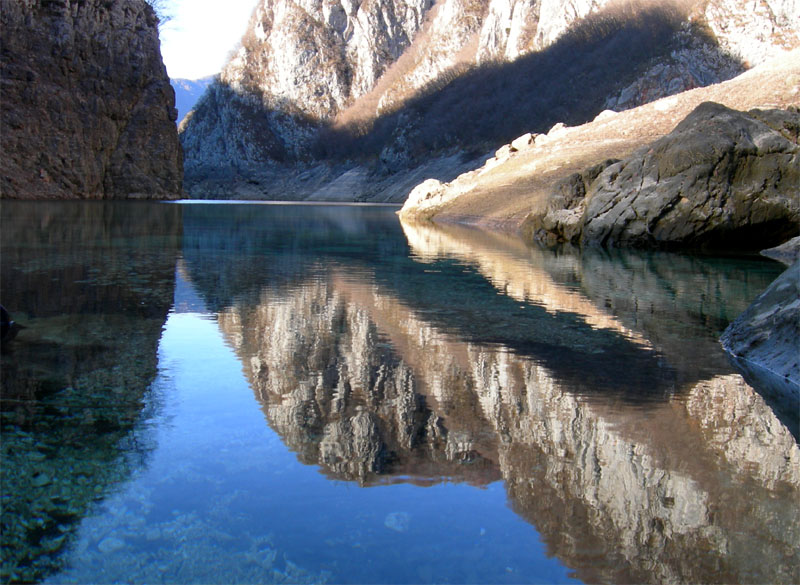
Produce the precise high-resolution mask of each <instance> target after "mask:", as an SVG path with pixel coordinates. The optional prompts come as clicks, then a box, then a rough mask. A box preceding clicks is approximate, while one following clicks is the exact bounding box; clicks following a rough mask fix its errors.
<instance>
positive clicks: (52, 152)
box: [0, 0, 183, 199]
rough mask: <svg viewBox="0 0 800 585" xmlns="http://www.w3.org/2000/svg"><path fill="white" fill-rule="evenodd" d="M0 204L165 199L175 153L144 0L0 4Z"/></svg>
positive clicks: (172, 113) (171, 191)
mask: <svg viewBox="0 0 800 585" xmlns="http://www.w3.org/2000/svg"><path fill="white" fill-rule="evenodd" d="M0 77H1V79H2V99H0V126H1V127H2V142H3V156H2V157H0V196H2V197H8V198H24V199H45V198H94V199H103V198H105V199H110V198H174V197H178V196H180V195H181V194H182V183H183V151H182V150H181V146H180V143H179V142H178V133H177V129H176V128H175V119H176V117H177V111H176V110H175V107H174V106H175V92H174V91H173V89H172V87H171V86H170V82H169V77H168V76H167V71H166V69H165V67H164V64H163V62H162V60H161V50H160V44H159V39H158V18H157V16H156V14H155V12H154V11H153V8H152V7H151V6H150V5H149V4H148V3H147V2H145V0H81V1H78V0H51V1H48V2H44V1H41V2H39V1H34V0H0Z"/></svg>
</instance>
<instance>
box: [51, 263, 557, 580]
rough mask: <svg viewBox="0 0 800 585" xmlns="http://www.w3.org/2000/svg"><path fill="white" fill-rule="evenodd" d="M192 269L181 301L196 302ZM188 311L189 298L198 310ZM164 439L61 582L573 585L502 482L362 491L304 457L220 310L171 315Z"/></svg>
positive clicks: (91, 520)
mask: <svg viewBox="0 0 800 585" xmlns="http://www.w3.org/2000/svg"><path fill="white" fill-rule="evenodd" d="M178 273H179V285H178V286H179V289H177V290H176V301H180V302H181V303H182V304H183V306H184V307H187V308H188V307H189V306H192V305H194V306H196V305H195V300H194V297H193V294H195V293H193V291H192V290H191V288H192V287H191V284H190V283H188V282H185V281H184V282H183V283H182V284H180V281H181V280H182V279H181V278H180V269H179V270H178ZM187 310H188V309H187ZM154 388H155V391H156V392H158V393H160V394H163V396H161V397H160V401H161V402H162V404H163V407H162V409H161V411H160V412H159V413H158V414H157V415H156V416H155V417H154V418H153V419H152V420H150V421H148V422H147V423H146V424H147V425H148V426H149V427H150V428H151V429H152V433H153V434H154V435H155V440H154V441H152V443H153V444H155V445H156V448H155V450H154V452H153V453H152V455H151V456H150V457H149V458H148V463H147V467H146V468H145V469H143V470H141V471H140V473H139V474H138V475H137V476H135V477H134V479H133V480H132V481H130V482H129V483H128V484H126V485H125V486H122V487H121V488H120V489H119V490H118V491H117V493H116V494H114V495H111V496H109V497H108V498H106V499H105V500H104V501H103V502H102V503H101V504H99V505H98V507H97V510H96V514H95V515H91V516H89V517H88V518H87V519H85V520H84V521H83V522H82V524H81V528H80V534H79V537H78V544H77V546H76V547H75V548H74V549H73V550H72V552H71V553H70V555H69V560H70V564H71V566H72V568H71V569H70V570H68V571H66V572H65V573H62V574H59V575H55V576H53V577H52V579H51V580H52V581H53V582H55V581H58V582H95V581H97V579H98V576H102V581H104V582H115V581H118V580H124V581H126V582H128V581H134V582H141V581H151V580H158V581H159V582H161V581H162V580H163V581H164V582H186V581H191V582H208V583H211V582H237V583H248V582H269V581H270V580H273V579H274V578H275V577H276V573H274V571H281V574H290V573H292V572H294V573H293V574H295V576H297V572H298V571H300V572H302V571H308V573H303V575H304V577H303V576H301V578H300V580H308V579H314V578H315V576H319V575H320V574H323V573H324V572H325V571H328V572H329V573H330V580H331V581H332V582H337V583H338V582H362V583H363V582H402V583H407V582H421V581H428V580H433V581H438V582H442V581H450V582H498V583H500V582H515V583H516V582H546V583H553V582H563V581H568V580H569V579H568V578H567V571H566V569H565V568H564V567H562V566H561V565H560V563H559V562H558V561H557V560H555V559H549V558H547V556H546V554H545V550H544V546H543V544H542V543H541V541H540V540H539V537H538V534H537V533H536V531H535V529H534V528H533V527H532V526H530V525H529V524H527V523H526V522H524V521H523V520H521V519H520V518H518V517H517V516H516V515H515V514H514V513H513V512H512V511H511V510H510V509H509V508H508V507H507V505H506V493H505V489H504V486H503V485H502V483H499V482H498V483H494V484H490V485H489V486H487V487H486V488H485V489H479V488H475V487H472V486H469V485H466V484H447V483H443V484H439V485H435V486H433V487H429V488H422V487H418V486H414V485H409V484H400V485H387V486H381V487H373V488H360V487H358V486H357V485H356V484H353V483H349V482H338V481H330V480H328V479H326V478H325V477H324V476H323V475H322V474H321V473H319V471H318V470H317V469H316V468H315V467H313V466H304V465H302V464H300V463H299V462H298V461H297V458H296V456H295V454H294V453H292V452H290V451H289V450H288V449H287V448H286V447H285V446H284V445H283V443H282V442H281V440H280V438H279V437H278V435H277V434H276V433H275V432H273V431H272V430H271V429H270V428H269V426H268V425H267V424H266V422H265V419H264V415H263V413H262V412H261V410H260V406H259V404H258V403H257V401H256V400H255V398H254V395H253V392H252V390H251V389H250V388H249V386H248V384H247V380H246V378H245V376H244V375H243V372H242V364H241V363H240V362H239V360H238V358H237V356H236V355H235V353H234V352H233V350H232V349H231V348H230V347H228V346H227V345H226V343H225V340H224V338H223V336H222V334H221V332H220V330H219V328H218V326H217V323H216V318H215V316H214V315H211V314H203V313H200V312H178V311H173V312H171V313H170V315H169V318H168V320H167V322H166V324H165V328H164V333H163V336H162V339H161V342H160V346H159V378H158V380H157V381H156V382H155V384H154Z"/></svg>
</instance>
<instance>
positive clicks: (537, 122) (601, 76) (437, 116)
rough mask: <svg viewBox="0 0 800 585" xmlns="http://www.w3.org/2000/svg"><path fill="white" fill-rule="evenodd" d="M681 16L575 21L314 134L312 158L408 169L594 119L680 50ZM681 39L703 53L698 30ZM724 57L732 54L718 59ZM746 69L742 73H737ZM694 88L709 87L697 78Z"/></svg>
mask: <svg viewBox="0 0 800 585" xmlns="http://www.w3.org/2000/svg"><path fill="white" fill-rule="evenodd" d="M685 22H686V20H685V15H684V14H683V13H682V11H680V10H679V9H677V8H675V7H671V6H669V5H663V4H659V5H655V6H649V7H648V8H646V9H642V8H639V9H638V10H637V9H629V10H628V11H627V12H625V11H623V10H622V9H618V10H616V11H612V10H606V11H604V12H602V13H599V14H596V15H593V16H592V17H590V18H586V19H583V20H581V21H579V22H577V23H576V24H575V25H574V26H573V27H572V28H571V29H570V30H569V31H567V32H566V33H565V34H564V35H563V36H562V37H560V39H559V40H558V41H557V42H556V43H555V44H553V45H552V46H550V47H549V48H547V49H545V50H542V51H539V52H535V53H531V54H529V55H526V56H524V57H521V58H519V59H517V60H516V61H514V62H511V63H491V64H486V65H483V66H480V67H473V68H467V69H466V70H464V71H454V70H450V71H447V72H445V73H444V74H443V75H442V76H441V77H440V78H438V79H437V80H435V81H434V82H432V83H431V84H429V85H428V86H427V87H425V88H423V90H421V92H420V93H419V95H417V96H416V97H414V98H413V99H411V100H409V101H408V102H406V103H405V104H403V105H402V107H400V108H399V109H397V110H396V111H394V112H392V113H389V114H386V115H384V116H381V117H379V118H377V119H375V120H374V121H369V122H365V121H362V122H360V123H353V124H350V125H349V126H347V127H343V128H335V127H329V128H327V129H325V130H323V131H322V132H320V135H319V139H318V141H317V143H316V144H315V145H314V147H313V149H312V151H313V153H314V155H315V156H316V157H317V158H322V159H333V160H337V159H350V158H366V159H369V158H372V157H375V156H378V155H380V154H381V153H383V156H382V158H384V159H385V158H387V156H386V150H385V149H387V148H390V149H391V148H393V149H394V150H395V154H396V155H397V154H398V151H402V152H399V155H400V156H401V157H403V156H405V157H406V160H407V161H409V162H413V161H419V160H423V159H424V158H425V157H427V156H429V155H430V152H432V151H441V150H446V149H449V148H453V147H461V148H466V149H470V148H476V149H478V148H486V147H489V146H492V145H494V146H496V145H498V144H504V143H507V142H510V141H511V140H513V139H514V138H516V137H517V136H518V135H520V134H522V133H524V132H526V131H532V132H545V131H547V130H549V129H550V128H551V127H552V126H553V125H554V124H556V123H559V122H562V123H565V124H567V125H570V126H574V125H579V124H583V123H585V122H588V121H590V120H592V119H593V118H594V117H595V116H596V115H597V114H598V113H599V112H600V111H602V110H603V109H604V107H605V103H606V100H607V99H608V98H609V97H611V96H613V95H616V94H618V93H619V92H621V91H622V90H623V89H624V88H625V87H627V86H628V85H630V84H631V83H633V82H634V81H636V79H637V78H638V76H639V75H641V74H642V73H643V72H644V71H645V70H646V69H647V68H648V67H649V66H650V65H652V64H653V60H654V59H656V58H662V59H664V58H670V57H669V56H670V53H671V52H672V51H673V50H675V49H678V48H680V45H681V43H680V41H678V40H677V39H678V36H677V33H679V32H680V31H681V29H682V28H683V27H685V26H686V24H685ZM688 32H689V34H690V35H691V36H692V37H693V39H695V42H697V41H700V42H702V44H705V45H706V46H708V47H716V48H717V50H718V51H719V52H720V53H721V49H719V48H718V43H717V41H716V39H715V38H714V37H713V36H712V35H711V33H710V32H709V31H707V30H705V29H703V28H701V27H700V26H699V25H691V30H690V31H688ZM725 58H726V59H730V56H727V55H726V56H725ZM742 69H744V67H742ZM699 76H701V75H697V76H695V80H694V81H695V82H696V85H697V86H700V85H704V84H706V83H707V82H708V80H703V79H698V78H697V77H699Z"/></svg>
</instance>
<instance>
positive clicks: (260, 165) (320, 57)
mask: <svg viewBox="0 0 800 585" xmlns="http://www.w3.org/2000/svg"><path fill="white" fill-rule="evenodd" d="M756 12H757V14H756V15H755V16H756V20H755V22H751V20H752V19H751V17H752V16H753V15H751V12H750V11H749V10H747V9H746V8H745V7H744V6H742V5H741V3H732V2H727V0H719V1H717V0H712V1H710V2H704V3H700V2H691V1H690V2H665V3H656V2H647V1H642V2H631V3H627V2H611V1H608V0H571V1H569V2H559V1H556V0H480V1H475V0H440V1H439V2H435V3H434V2H431V0H377V1H374V2H362V3H351V2H338V1H337V2H332V3H329V2H319V1H314V0H304V1H299V0H262V1H261V2H259V3H258V4H257V6H256V8H255V10H254V12H253V15H252V18H251V21H250V24H249V27H248V30H247V32H246V33H245V35H244V36H243V38H242V42H241V46H240V47H239V48H238V49H237V50H236V51H235V52H234V53H233V54H232V56H231V58H230V60H229V62H228V64H227V65H226V66H225V68H224V69H223V71H222V73H221V74H220V76H219V80H218V81H217V82H216V83H215V84H213V85H212V86H211V88H210V89H209V90H208V92H207V93H206V95H205V97H204V98H203V99H201V100H200V102H199V103H198V104H197V106H196V108H195V111H194V112H193V113H192V114H191V115H190V116H187V118H186V119H185V123H184V124H182V126H181V129H180V131H181V142H182V144H183V146H184V149H185V151H186V153H187V165H186V168H187V174H186V177H187V184H189V185H190V186H191V189H195V190H196V192H197V193H198V194H200V195H204V196H207V195H209V194H211V192H212V191H213V189H214V185H217V191H220V190H222V189H221V185H222V184H225V183H226V182H227V183H228V184H231V185H235V186H236V189H237V190H238V191H239V193H240V194H242V195H245V196H246V197H255V198H258V197H262V198H263V197H276V196H277V195H278V194H279V193H281V192H282V191H283V192H285V193H286V194H285V195H283V196H284V197H289V198H292V197H299V198H305V197H318V198H323V199H324V198H331V197H332V196H333V195H332V194H331V193H326V192H324V191H322V190H321V189H322V187H323V186H325V185H329V184H331V183H332V182H333V181H335V179H336V178H337V177H340V176H344V175H345V173H346V172H347V171H349V170H351V167H352V165H353V163H352V159H351V157H350V156H349V155H348V153H349V150H348V153H343V151H344V150H347V149H353V154H354V156H356V155H358V156H361V154H363V153H362V152H361V151H362V150H365V151H367V152H368V154H369V156H372V157H373V158H376V159H378V160H377V161H373V162H374V165H373V162H371V163H369V165H367V166H368V169H367V170H368V171H369V172H373V171H374V172H375V173H384V174H386V173H398V172H401V171H402V172H404V171H409V170H411V169H412V168H415V167H417V166H419V165H420V164H423V163H425V162H429V160H428V159H429V157H430V155H431V152H432V151H434V150H435V151H436V152H437V153H443V152H445V151H446V150H447V149H451V150H452V149H461V150H465V151H470V150H471V149H475V148H479V149H486V148H487V144H489V143H497V142H498V140H499V139H500V138H499V137H498V136H495V135H493V134H492V133H491V132H489V131H488V130H485V129H484V130H481V132H482V133H483V134H485V136H483V135H481V136H480V137H479V138H475V137H469V138H467V137H463V136H460V130H463V129H456V128H445V127H443V128H441V129H437V130H434V129H433V128H435V127H436V126H437V123H438V122H439V121H438V120H437V116H436V115H435V114H431V115H430V116H428V114H427V113H426V112H425V110H426V109H427V108H429V107H430V108H434V109H435V107H434V106H436V107H441V108H446V107H447V106H446V105H441V104H437V102H436V99H437V98H436V96H439V95H445V94H446V95H448V96H449V98H448V99H450V100H451V101H452V100H453V99H455V100H456V101H457V100H458V99H463V95H462V94H461V93H459V92H462V93H464V92H466V93H469V92H471V91H477V90H478V88H474V87H473V88H469V87H468V86H469V82H467V83H466V86H467V87H465V88H463V87H460V86H459V87H455V88H454V86H453V85H452V83H453V82H454V80H457V79H462V78H464V77H465V76H467V75H469V74H474V73H475V72H478V71H484V72H486V71H489V70H495V69H496V70H498V71H499V70H504V71H507V75H508V80H507V82H504V83H500V84H499V85H498V86H497V91H499V92H502V94H503V98H504V99H508V100H511V101H512V102H513V99H517V98H513V99H512V98H510V97H509V96H517V95H518V96H519V98H518V100H517V101H518V102H519V101H520V100H522V101H529V100H531V99H537V98H541V99H542V100H546V99H547V96H548V92H550V91H556V92H558V93H559V94H562V95H564V94H567V93H570V92H574V91H575V89H574V87H573V86H575V85H576V82H575V79H572V78H569V76H568V75H566V78H565V79H562V78H561V77H560V73H550V72H549V71H550V69H548V67H551V65H548V64H547V62H546V59H545V60H543V61H542V63H540V65H539V67H540V69H541V72H537V71H536V70H535V69H536V65H535V64H534V65H532V67H534V71H533V73H532V72H530V71H527V70H525V66H526V65H525V62H526V59H527V60H528V61H530V60H531V59H532V56H534V55H536V54H541V55H545V54H547V53H548V51H551V52H552V50H553V49H554V48H557V47H558V46H559V43H563V42H567V45H568V47H567V48H566V49H563V47H562V49H563V50H564V51H565V55H564V56H562V55H561V54H560V53H558V52H556V53H555V54H554V55H553V58H554V59H556V60H559V61H565V60H566V61H568V62H569V63H570V66H575V67H577V68H576V69H575V72H574V74H573V76H574V77H577V78H583V77H586V76H588V75H589V73H586V72H580V69H581V68H580V66H576V65H575V63H576V62H580V59H577V61H576V58H577V57H579V55H576V52H577V53H580V52H581V51H589V52H590V53H592V54H595V53H597V52H600V53H603V55H604V56H602V57H598V59H599V60H600V61H601V62H600V63H599V65H598V67H601V68H603V70H605V69H607V70H608V72H607V73H605V74H604V75H605V78H606V79H604V80H603V81H604V83H605V82H606V81H608V82H609V83H608V87H605V86H603V88H602V89H597V87H596V86H598V83H597V82H596V81H595V82H591V81H587V82H586V83H587V84H590V85H591V87H590V88H587V90H585V91H578V92H577V93H576V95H575V96H574V99H573V98H570V99H567V100H565V103H563V104H557V105H558V108H562V107H563V111H561V110H559V113H558V114H553V115H557V116H560V117H558V118H557V119H555V120H552V119H550V118H548V117H547V116H546V115H545V114H543V113H541V112H540V113H538V114H537V113H535V112H534V113H527V110H525V112H526V113H524V114H523V113H521V112H522V110H524V108H522V107H521V106H522V105H523V104H520V106H517V104H516V103H508V104H506V103H505V102H504V106H503V107H504V108H506V109H508V110H509V111H511V112H512V113H513V114H514V116H515V117H519V118H520V121H519V123H518V127H517V128H514V129H513V130H509V134H508V136H505V138H507V139H509V140H510V139H512V138H513V137H514V136H518V135H519V134H522V133H523V132H524V131H528V130H536V131H542V130H546V129H547V128H549V127H550V126H552V125H553V124H554V123H556V122H559V121H568V122H569V123H571V124H575V123H583V122H587V121H589V120H591V119H592V118H593V117H594V116H595V115H597V114H598V113H599V112H600V111H602V110H603V109H614V110H625V109H630V108H633V107H636V106H639V105H641V104H644V103H647V102H651V101H654V100H656V99H659V98H661V97H664V96H668V95H674V94H676V93H679V92H682V91H686V90H689V89H692V88H696V87H702V86H707V85H710V84H714V83H717V82H720V81H723V80H727V79H730V78H732V77H734V76H736V75H738V74H740V73H742V72H743V71H744V70H745V69H747V68H748V67H751V66H754V65H757V64H759V63H762V62H763V61H764V60H765V59H768V58H769V57H771V56H774V55H775V54H778V53H780V52H781V51H784V50H787V49H790V48H792V47H796V46H798V44H800V39H798V38H797V37H798V34H797V25H796V23H795V19H794V15H795V13H796V7H794V5H793V4H791V3H784V4H775V5H772V4H766V3H765V4H763V5H760V6H759V10H758V11H756ZM608 31H617V32H616V33H615V34H610V33H609V32H608ZM765 31H771V32H769V34H767V32H765ZM604 35H607V36H608V38H606V37H605V36H604ZM662 36H663V38H662ZM645 37H648V38H653V39H657V41H653V42H654V43H656V42H657V45H658V46H657V47H655V48H654V47H647V48H645V47H643V46H640V44H641V43H640V44H637V43H638V42H639V41H641V39H642V38H645ZM568 38H571V40H569V41H568V40H567V39H568ZM598 39H602V40H598ZM637 39H638V40H637ZM593 42H597V43H598V46H592V47H589V48H587V46H588V45H587V43H588V44H591V43H593ZM569 43H572V45H569ZM631 43H633V44H632V45H630V46H631V47H634V46H635V47H638V48H636V49H630V51H633V53H634V55H631V57H633V56H636V58H637V59H638V61H636V62H635V63H633V62H632V61H631V60H630V59H626V58H624V57H622V56H621V55H620V54H618V53H620V52H619V51H616V52H615V49H614V46H619V45H626V46H627V45H628V44H631ZM645 44H646V43H645ZM650 52H652V54H650ZM621 53H622V54H624V53H625V51H624V50H622V51H621ZM645 53H647V54H646V55H645ZM642 55H644V56H642ZM618 61H623V63H622V64H620V63H619V62H618ZM531 63H532V61H531ZM512 65H513V66H512ZM519 67H522V70H520V69H519ZM556 68H558V67H556ZM595 69H597V67H595ZM521 71H523V72H521ZM525 71H527V72H525ZM532 74H533V75H541V76H542V81H541V83H538V84H537V87H539V88H540V90H538V91H534V92H532V91H531V89H530V88H529V87H528V86H527V85H520V83H521V81H520V80H521V79H522V78H530V77H531V75H532ZM612 81H613V83H612ZM476 83H477V84H478V85H480V82H476ZM523 88H524V89H523ZM484 89H485V88H484ZM589 90H591V91H589ZM447 92H450V93H447ZM454 92H455V94H457V95H455V96H453V95H452V94H453V93H454ZM532 93H533V94H534V95H532ZM538 93H541V94H542V95H541V96H540V95H538ZM594 93H601V94H602V95H600V96H597V99H595V96H594V95H593V94H594ZM570 95H571V93H570ZM587 96H589V97H587ZM420 99H422V100H423V101H422V102H420V101H418V100H420ZM425 100H428V101H427V102H426V101H425ZM431 100H432V101H431ZM445 101H447V100H445ZM566 102H569V103H570V104H571V105H569V106H567V105H566ZM426 104H427V105H426ZM431 104H433V105H431ZM542 108H544V109H547V110H553V109H556V106H553V105H547V104H545V105H543V106H542ZM518 110H519V111H518ZM584 110H586V111H584ZM589 110H590V111H589ZM387 116H389V117H390V119H388V120H387V118H386V117H387ZM438 117H439V118H441V116H438ZM474 117H476V118H478V117H480V116H478V115H477V114H476V115H475V116H474ZM567 118H569V120H568V119H567ZM480 122H481V121H480V120H473V121H472V122H471V123H472V124H478V125H479V124H480ZM452 125H453V123H452V122H446V123H444V122H443V123H442V126H452ZM489 125H490V126H498V124H491V123H490V124H489ZM539 126H543V127H542V128H540V127H539ZM544 126H546V127H544ZM503 132H505V130H504V131H503ZM431 133H432V134H434V135H435V136H436V139H435V140H433V139H432V138H431V136H429V134H431ZM495 133H496V132H495ZM467 134H468V135H469V133H467ZM479 134H480V132H479ZM422 136H425V138H424V139H423V138H421V137H422ZM332 137H333V138H332ZM431 141H433V142H434V143H436V144H437V146H436V147H435V148H431V145H430V144H428V143H429V142H431ZM440 151H441V152H440ZM423 153H424V155H423ZM298 163H300V164H301V165H304V168H303V169H302V170H298V169H297V168H295V167H293V168H292V170H291V172H292V173H295V174H296V175H298V177H302V179H298V180H297V181H295V182H294V184H293V185H292V187H291V188H290V189H284V188H283V187H281V188H275V187H271V185H274V184H275V183H276V181H280V180H281V179H280V176H281V175H280V173H279V172H278V171H277V170H275V169H283V170H286V169H285V167H286V165H296V164H298ZM320 163H324V164H325V165H343V166H342V168H339V167H338V166H337V167H335V168H333V169H331V168H328V167H324V166H321V165H320ZM348 165H349V166H348ZM370 165H372V166H370ZM450 166H452V163H450ZM373 167H374V168H373ZM309 168H314V173H312V174H311V175H308V174H307V173H308V172H309ZM284 174H285V173H284ZM328 175H330V176H328ZM310 176H313V177H314V178H315V180H318V182H319V184H315V186H314V187H313V188H312V187H311V186H310V185H311V184H310V183H308V180H309V177H310ZM282 180H285V176H284V177H283V179H282ZM248 181H249V183H248ZM364 190H366V187H363V186H361V187H360V188H359V189H356V190H355V191H356V192H354V193H352V194H349V195H348V196H349V198H351V199H353V198H358V197H359V196H363V197H373V196H375V194H373V193H360V192H359V191H364ZM297 191H299V192H300V193H302V194H297V193H295V194H294V195H292V194H290V192H292V193H294V192H297ZM315 193H316V194H317V195H315ZM342 196H343V195H341V194H339V195H338V197H342Z"/></svg>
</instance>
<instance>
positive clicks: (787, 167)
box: [540, 102, 800, 249]
mask: <svg viewBox="0 0 800 585" xmlns="http://www.w3.org/2000/svg"><path fill="white" fill-rule="evenodd" d="M799 135H800V113H798V111H797V110H796V109H794V108H790V109H788V110H751V111H750V112H748V113H744V112H738V111H735V110H731V109H729V108H726V107H725V106H722V105H720V104H716V103H712V102H707V103H704V104H701V105H700V106H698V107H697V108H696V109H695V110H694V111H693V112H692V113H691V114H690V115H689V116H687V118H686V119H685V120H683V121H682V122H681V123H680V124H679V125H678V126H677V127H676V128H675V130H674V131H673V132H671V133H670V134H669V135H667V136H665V137H664V138H662V139H660V140H658V141H656V142H655V143H653V144H652V145H649V146H647V147H645V148H644V149H642V150H641V151H639V152H637V153H635V154H634V155H633V156H631V157H630V158H628V159H627V160H625V161H622V162H618V163H614V164H611V165H610V166H608V168H606V169H605V171H603V172H602V173H600V174H599V176H598V173H597V172H596V169H597V167H594V168H592V169H590V170H589V171H587V173H588V174H589V176H590V178H591V177H597V178H596V179H594V180H593V182H591V185H590V186H589V187H588V192H587V193H586V195H585V197H581V196H580V193H579V192H577V191H584V189H583V187H584V184H585V182H584V181H582V180H580V181H577V183H575V184H573V182H571V181H570V180H568V181H567V182H566V183H562V185H561V187H563V189H561V190H564V189H566V190H567V191H569V192H570V193H571V194H572V195H573V196H571V197H562V196H561V195H560V193H556V194H555V195H554V196H553V197H552V198H551V199H550V202H549V206H550V210H549V211H548V213H547V214H546V215H545V217H544V218H543V220H542V230H543V232H544V235H541V234H540V237H541V238H542V239H543V240H546V241H547V240H550V241H552V239H553V236H555V239H557V240H558V241H568V242H572V243H579V244H581V245H604V246H616V245H623V246H624V245H632V246H660V247H695V248H699V247H706V248H726V249H731V248H743V249H744V248H746V249H760V248H764V247H767V246H773V245H776V244H780V243H782V242H784V241H785V240H787V239H788V238H790V237H792V236H794V235H796V234H797V232H798V229H800V227H799V226H800V187H799V185H800V145H799V144H798V136H799ZM579 178H580V177H579ZM576 185H577V186H578V187H581V189H577V188H573V187H575V186H576Z"/></svg>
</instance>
